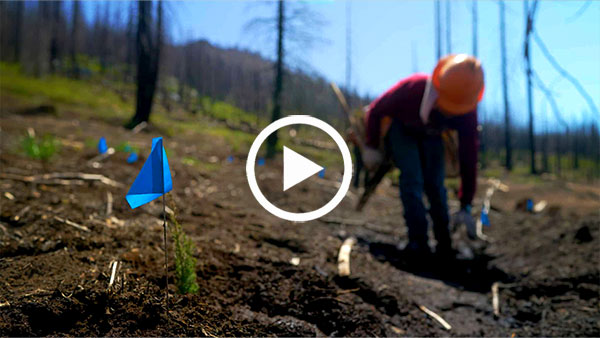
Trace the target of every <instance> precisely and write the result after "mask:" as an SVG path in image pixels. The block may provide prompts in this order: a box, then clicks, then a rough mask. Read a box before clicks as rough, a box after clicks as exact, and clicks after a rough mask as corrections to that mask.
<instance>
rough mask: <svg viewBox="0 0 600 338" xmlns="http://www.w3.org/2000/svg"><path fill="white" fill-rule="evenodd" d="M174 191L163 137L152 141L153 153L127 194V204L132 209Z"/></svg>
mask: <svg viewBox="0 0 600 338" xmlns="http://www.w3.org/2000/svg"><path fill="white" fill-rule="evenodd" d="M172 189H173V181H172V180H171V170H170V169H169V161H167V153H166V152H165V148H164V147H163V139H162V137H156V138H153V139H152V151H151V152H150V156H148V159H147V160H146V162H145V163H144V166H143V167H142V170H140V173H139V174H138V176H137V177H136V179H135V181H134V182H133V184H132V185H131V188H129V191H128V192H127V196H125V198H126V199H127V202H128V203H129V206H131V208H132V209H135V208H137V207H139V206H140V205H144V204H146V203H148V202H151V201H153V200H155V199H157V198H159V197H160V196H162V195H164V194H166V193H168V192H169V191H171V190H172Z"/></svg>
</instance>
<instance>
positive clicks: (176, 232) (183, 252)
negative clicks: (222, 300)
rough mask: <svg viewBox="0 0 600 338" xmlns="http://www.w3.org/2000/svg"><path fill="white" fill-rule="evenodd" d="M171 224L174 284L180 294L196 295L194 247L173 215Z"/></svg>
mask: <svg viewBox="0 0 600 338" xmlns="http://www.w3.org/2000/svg"><path fill="white" fill-rule="evenodd" d="M171 222H172V223H173V230H172V231H173V240H174V241H175V283H176V285H177V291H178V292H179V293H180V294H186V293H197V292H198V283H196V259H195V258H194V257H193V252H194V251H195V249H196V247H195V245H194V243H192V240H191V239H190V238H189V237H188V236H187V235H186V234H185V233H184V232H183V229H182V228H181V225H180V224H179V222H177V219H176V218H175V216H174V215H171Z"/></svg>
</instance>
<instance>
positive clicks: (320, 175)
mask: <svg viewBox="0 0 600 338" xmlns="http://www.w3.org/2000/svg"><path fill="white" fill-rule="evenodd" d="M319 178H325V168H323V170H321V171H319Z"/></svg>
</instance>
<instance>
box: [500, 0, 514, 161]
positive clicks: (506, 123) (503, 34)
mask: <svg viewBox="0 0 600 338" xmlns="http://www.w3.org/2000/svg"><path fill="white" fill-rule="evenodd" d="M504 6H505V4H504V0H500V53H501V58H502V96H503V99H504V147H505V149H506V162H505V166H506V169H507V170H509V171H510V170H512V166H513V165H512V144H511V139H510V111H509V107H508V78H507V74H506V14H505V8H504Z"/></svg>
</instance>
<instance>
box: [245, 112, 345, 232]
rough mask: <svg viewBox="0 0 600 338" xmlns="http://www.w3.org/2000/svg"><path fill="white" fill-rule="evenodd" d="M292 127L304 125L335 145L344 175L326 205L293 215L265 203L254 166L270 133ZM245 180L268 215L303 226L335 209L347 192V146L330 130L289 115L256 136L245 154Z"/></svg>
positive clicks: (313, 120) (314, 121)
mask: <svg viewBox="0 0 600 338" xmlns="http://www.w3.org/2000/svg"><path fill="white" fill-rule="evenodd" d="M292 124H306V125H309V126H312V127H315V128H318V129H321V130H322V131H324V132H325V133H327V135H329V136H330V137H331V138H332V139H333V140H334V141H335V143H336V144H337V146H338V148H339V149H340V152H341V153H342V159H343V160H344V175H343V176H342V184H341V185H340V188H339V190H338V191H337V193H336V194H335V196H333V198H332V199H331V200H330V201H329V202H327V204H325V205H324V206H322V207H321V208H319V209H317V210H313V211H308V212H302V213H296V212H289V211H285V210H283V209H280V208H278V207H276V206H275V205H273V204H272V203H271V202H269V200H267V198H266V197H265V196H264V195H263V193H262V191H260V188H259V187H258V183H257V182H256V173H255V172H254V166H255V162H256V156H257V154H258V150H259V149H260V146H261V145H262V144H263V143H264V142H265V140H266V139H267V137H269V135H271V134H272V133H273V132H275V131H276V130H278V129H281V128H283V127H286V126H289V125H292ZM246 177H247V178H248V185H249V186H250V191H252V194H253V195H254V198H256V200H257V201H258V203H259V204H260V205H261V206H262V207H263V208H265V209H266V210H267V211H268V212H270V213H271V214H273V215H275V216H277V217H279V218H282V219H285V220H288V221H292V222H307V221H312V220H314V219H317V218H319V217H322V216H324V215H326V214H327V213H329V212H330V211H331V210H333V209H334V208H335V207H337V205H338V204H340V202H341V201H342V200H343V199H344V197H345V196H346V192H348V189H350V182H351V180H352V157H351V156H350V150H349V149H348V145H346V141H345V140H344V138H343V137H342V136H341V135H340V134H339V133H338V132H337V130H335V129H334V128H333V127H332V126H330V125H329V124H327V123H326V122H324V121H322V120H319V119H317V118H314V117H312V116H309V115H290V116H287V117H284V118H281V119H279V120H277V121H275V122H273V123H271V124H269V125H268V126H267V127H266V128H265V129H263V130H262V131H261V132H260V133H259V134H258V136H257V137H256V139H254V142H253V143H252V146H251V147H250V151H249V152H248V158H247V159H246Z"/></svg>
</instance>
